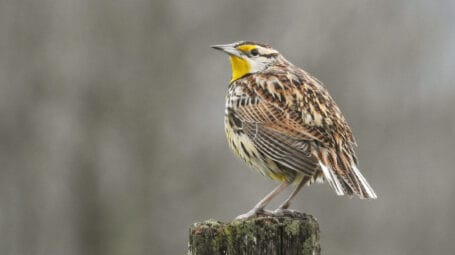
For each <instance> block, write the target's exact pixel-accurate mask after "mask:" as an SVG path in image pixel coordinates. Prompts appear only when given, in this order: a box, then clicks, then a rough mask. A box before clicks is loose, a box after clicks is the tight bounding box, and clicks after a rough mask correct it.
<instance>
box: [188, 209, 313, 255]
mask: <svg viewBox="0 0 455 255" xmlns="http://www.w3.org/2000/svg"><path fill="white" fill-rule="evenodd" d="M320 250H321V248H320V246H319V225H318V222H317V221H316V219H315V218H314V217H313V216H311V215H308V214H303V213H298V214H295V215H293V216H283V217H276V216H274V217H268V216H267V217H258V218H253V219H249V220H236V221H233V222H229V223H222V222H219V221H215V220H208V221H204V222H200V223H194V224H193V225H192V226H191V228H190V237H189V243H188V254H190V255H209V254H210V255H214V254H228V255H237V254H251V255H253V254H271V255H275V254H277V255H289V254H293V255H309V254H311V255H318V254H320Z"/></svg>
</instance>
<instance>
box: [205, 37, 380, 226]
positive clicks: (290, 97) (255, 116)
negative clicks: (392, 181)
mask: <svg viewBox="0 0 455 255" xmlns="http://www.w3.org/2000/svg"><path fill="white" fill-rule="evenodd" d="M212 48H214V49H216V50H220V51H222V52H224V53H227V54H228V55H229V59H230V64H231V69H232V76H231V80H230V82H229V85H228V91H227V96H226V104H225V115H224V124H225V132H226V137H227V142H228V145H229V147H230V148H231V149H232V150H233V152H234V153H235V154H236V155H237V156H238V157H239V158H240V159H242V160H243V161H244V162H246V164H247V165H249V166H250V167H252V168H253V169H255V170H257V171H259V172H260V173H261V174H262V175H264V176H267V177H269V178H271V179H273V180H277V181H279V182H280V184H279V185H278V186H277V187H276V188H275V189H273V190H272V191H271V192H270V193H268V194H267V195H266V196H265V197H264V198H263V199H262V200H260V201H259V202H258V203H257V204H256V205H255V206H254V207H253V208H252V209H251V210H250V211H248V212H247V213H244V214H241V215H239V216H237V218H236V219H249V218H253V217H258V216H261V215H286V214H293V213H295V212H296V211H295V210H291V209H289V207H290V204H291V200H292V199H293V198H294V197H295V196H296V195H297V193H298V192H299V191H300V190H301V189H302V187H303V186H305V185H310V184H312V183H314V182H324V181H326V182H327V183H328V184H329V185H330V187H331V188H332V189H333V190H334V191H335V193H336V194H337V195H339V196H342V195H347V196H349V197H352V196H358V197H359V198H361V199H376V198H377V195H376V193H375V191H374V190H373V188H372V187H371V186H370V184H369V183H368V182H367V180H366V179H365V177H364V176H363V175H362V174H361V172H360V170H359V168H358V159H357V157H356V155H355V152H354V147H357V143H356V140H355V138H354V136H353V134H352V131H351V128H350V127H349V125H348V123H347V121H346V119H345V117H344V116H343V114H342V113H341V110H340V108H339V107H338V106H337V105H336V103H335V101H334V99H333V98H332V97H331V96H330V94H329V92H328V90H327V88H326V86H325V85H323V83H322V82H320V81H319V80H318V79H316V78H315V77H313V76H312V75H310V74H309V73H307V72H306V71H304V70H303V69H301V68H299V67H297V66H296V65H294V64H292V63H291V62H289V61H288V60H287V59H285V58H284V57H283V55H282V54H280V53H279V52H278V51H277V50H275V49H274V48H272V47H271V46H270V45H268V44H265V43H259V42H253V41H238V42H234V43H230V44H222V45H213V46H212ZM291 185H293V186H295V189H294V190H293V191H292V193H290V195H289V196H288V197H287V198H286V199H285V200H284V201H283V203H281V205H280V206H279V207H278V208H277V209H276V210H273V211H269V210H266V209H265V207H266V206H267V205H268V204H269V203H270V201H271V200H272V199H273V198H274V197H276V196H277V195H278V194H279V193H281V192H282V191H284V190H285V189H286V188H288V187H289V186H291Z"/></svg>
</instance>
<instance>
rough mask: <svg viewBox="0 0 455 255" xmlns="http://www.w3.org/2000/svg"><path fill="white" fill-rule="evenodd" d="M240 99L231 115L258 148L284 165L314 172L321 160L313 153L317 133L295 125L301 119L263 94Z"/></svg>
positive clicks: (296, 169)
mask: <svg viewBox="0 0 455 255" xmlns="http://www.w3.org/2000/svg"><path fill="white" fill-rule="evenodd" d="M239 100H240V101H239V103H238V104H236V103H234V104H233V107H234V109H230V110H231V111H232V113H231V114H232V116H231V117H232V118H235V119H236V120H237V121H238V122H241V126H242V129H243V131H244V132H245V134H246V135H247V136H248V137H249V138H250V140H251V141H252V142H253V143H254V144H255V147H256V148H257V149H258V151H259V152H260V153H262V154H264V155H265V156H267V157H268V158H270V159H272V160H273V161H274V162H275V163H277V164H279V165H281V166H284V167H286V168H288V169H291V170H293V171H296V172H302V173H304V174H306V175H309V176H312V175H314V173H315V171H316V170H317V163H318V161H317V160H316V159H315V158H314V157H313V156H312V155H311V151H310V141H312V140H315V139H317V137H315V136H314V135H313V134H311V133H308V132H306V130H303V129H300V130H299V129H295V128H293V127H292V126H293V125H294V126H295V125H297V123H296V122H295V121H294V120H292V119H291V118H289V116H287V113H286V112H285V111H283V109H281V108H279V107H277V106H275V105H274V104H271V103H270V102H268V101H266V100H264V99H263V98H261V97H260V96H259V95H250V96H249V97H248V99H245V98H243V99H242V98H239Z"/></svg>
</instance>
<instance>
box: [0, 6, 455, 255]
mask: <svg viewBox="0 0 455 255" xmlns="http://www.w3.org/2000/svg"><path fill="white" fill-rule="evenodd" d="M237 40H255V41H262V42H267V43H270V44H271V45H273V46H274V47H275V48H276V49H278V50H280V51H281V53H283V55H285V56H286V57H287V58H288V59H289V60H290V61H292V62H293V63H295V64H296V65H298V66H301V67H303V68H304V69H305V70H307V71H308V72H310V73H312V74H313V75H315V76H316V77H318V78H319V79H320V80H321V81H323V82H324V83H325V84H326V85H327V87H328V88H329V91H330V92H331V94H332V96H333V97H334V98H335V100H336V101H337V103H338V105H339V106H340V107H341V109H342V110H343V112H344V114H345V116H346V118H347V119H348V121H349V123H350V124H351V127H352V129H353V132H354V134H355V135H356V137H357V140H358V144H359V148H358V149H357V154H358V156H359V158H360V167H361V169H362V172H363V173H364V174H365V176H366V177H367V179H368V180H369V181H370V183H371V185H372V186H373V187H374V188H375V190H376V191H377V193H378V195H379V199H378V200H376V201H369V202H368V201H361V200H359V199H348V198H345V197H337V196H336V195H335V193H334V192H333V191H332V190H331V189H330V188H329V186H328V185H327V184H324V185H313V186H311V187H310V188H305V189H304V191H303V192H302V193H301V194H300V195H299V196H298V197H297V199H296V200H295V203H294V204H293V207H294V208H295V209H299V210H303V211H305V212H307V213H310V214H312V215H314V216H315V217H317V218H318V220H319V223H320V228H321V233H322V234H321V235H322V236H321V244H322V252H323V254H450V253H453V240H454V239H453V238H454V236H455V220H454V218H453V216H454V215H455V203H454V197H455V187H454V185H453V180H454V178H455V171H454V165H455V154H454V146H455V114H454V109H455V85H454V82H453V81H454V80H455V72H454V70H455V4H454V2H453V1H423V0H421V1H412V3H411V2H409V1H404V0H403V1H396V0H390V1H354V0H349V1H328V0H325V1H320V0H312V1H299V0H294V1H259V0H257V1H197V0H192V1H150V0H149V1H145V0H144V1H141V0H131V1H126V0H125V1H121V0H116V1H107V0H103V1H89V0H82V1H76V0H43V1H33V0H29V1H8V0H3V1H0V86H1V87H0V140H1V142H0V163H1V169H0V237H1V238H0V250H1V254H43V255H44V254H46V255H49V254H68V255H72V254H186V249H187V236H188V227H189V226H190V225H191V224H192V223H193V222H197V221H202V220H206V219H209V218H214V219H217V220H222V221H230V220H231V219H233V218H234V217H235V216H237V215H238V214H240V213H244V212H246V211H247V210H249V209H250V208H251V207H252V206H253V205H254V204H255V203H256V202H257V201H258V200H259V199H260V198H261V197H262V196H264V195H265V194H266V193H267V192H269V191H270V190H271V189H272V188H273V187H274V186H275V185H276V183H274V182H273V181H270V180H268V179H265V178H263V177H262V176H261V175H259V174H258V173H256V172H254V171H252V170H250V169H249V168H248V167H246V166H245V165H244V164H243V163H241V162H240V161H239V160H238V159H237V158H235V157H234V155H233V153H231V151H230V150H229V149H228V146H227V144H226V142H225V134H224V127H223V114H224V97H225V94H226V90H227V84H228V81H229V78H230V66H229V62H228V58H227V56H226V55H223V54H221V53H219V52H216V51H214V50H212V49H211V48H210V47H209V46H210V45H212V44H219V43H230V42H234V41H237ZM282 198H283V196H282V197H280V199H282ZM280 199H278V201H275V202H274V203H273V204H272V205H273V206H276V205H278V202H279V200H280Z"/></svg>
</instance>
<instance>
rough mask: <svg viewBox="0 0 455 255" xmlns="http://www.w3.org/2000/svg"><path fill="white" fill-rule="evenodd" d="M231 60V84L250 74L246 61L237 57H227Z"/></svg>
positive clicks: (248, 64) (249, 67)
mask: <svg viewBox="0 0 455 255" xmlns="http://www.w3.org/2000/svg"><path fill="white" fill-rule="evenodd" d="M229 58H230V60H231V67H232V78H231V82H233V81H235V80H237V79H238V78H241V77H242V76H244V75H245V74H248V73H249V72H250V69H251V66H250V63H248V61H247V60H245V59H243V58H240V57H237V56H232V55H231V56H229Z"/></svg>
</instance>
